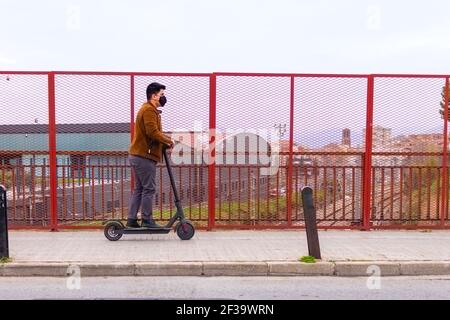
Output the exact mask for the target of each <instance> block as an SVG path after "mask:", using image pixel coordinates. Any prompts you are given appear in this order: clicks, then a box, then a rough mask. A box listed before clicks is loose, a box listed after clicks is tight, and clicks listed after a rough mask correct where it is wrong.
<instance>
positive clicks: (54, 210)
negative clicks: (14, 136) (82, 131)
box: [44, 72, 58, 231]
mask: <svg viewBox="0 0 450 320" xmlns="http://www.w3.org/2000/svg"><path fill="white" fill-rule="evenodd" d="M55 109H56V101H55V73H54V72H49V74H48V147H49V160H50V229H51V231H58V205H57V192H58V189H57V188H58V172H57V169H56V110H55ZM44 178H45V177H44Z"/></svg>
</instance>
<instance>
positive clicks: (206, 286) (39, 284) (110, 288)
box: [0, 276, 450, 300]
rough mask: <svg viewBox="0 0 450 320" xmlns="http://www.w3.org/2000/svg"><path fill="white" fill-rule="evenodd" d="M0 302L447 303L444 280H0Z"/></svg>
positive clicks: (447, 279) (449, 288)
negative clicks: (232, 300)
mask: <svg viewBox="0 0 450 320" xmlns="http://www.w3.org/2000/svg"><path fill="white" fill-rule="evenodd" d="M378 284H379V285H380V289H376V288H377V287H378ZM78 285H80V289H77V287H78ZM368 285H369V286H368ZM369 287H370V288H372V289H369ZM0 299H249V300H258V299H269V300H271V299H276V300H284V299H292V300H299V299H305V300H306V299H408V300H414V299H445V300H449V299H450V276H441V277H438V276H434V277H385V278H382V279H381V282H380V283H378V282H377V281H376V280H374V279H368V278H366V277H361V278H337V277H270V278H268V277H211V278H205V277H202V278H198V277H131V278H128V277H113V278H81V280H80V281H78V279H77V278H0Z"/></svg>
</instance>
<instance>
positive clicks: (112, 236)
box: [104, 221, 123, 241]
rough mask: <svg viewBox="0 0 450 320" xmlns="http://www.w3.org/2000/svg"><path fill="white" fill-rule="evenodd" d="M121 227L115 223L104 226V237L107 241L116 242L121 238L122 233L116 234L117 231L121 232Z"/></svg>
mask: <svg viewBox="0 0 450 320" xmlns="http://www.w3.org/2000/svg"><path fill="white" fill-rule="evenodd" d="M122 229H123V225H122V224H121V223H119V222H117V221H112V222H108V223H107V224H106V226H105V230H104V233H105V237H106V239H108V240H109V241H117V240H119V239H120V238H122V236H123V234H122V233H117V231H118V230H122Z"/></svg>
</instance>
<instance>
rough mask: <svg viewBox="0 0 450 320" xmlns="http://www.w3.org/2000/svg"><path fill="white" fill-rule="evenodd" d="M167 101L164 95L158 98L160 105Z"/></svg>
mask: <svg viewBox="0 0 450 320" xmlns="http://www.w3.org/2000/svg"><path fill="white" fill-rule="evenodd" d="M166 103H167V98H166V96H161V97H160V98H159V104H160V105H161V107H164V105H165V104H166Z"/></svg>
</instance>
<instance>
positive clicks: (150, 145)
mask: <svg viewBox="0 0 450 320" xmlns="http://www.w3.org/2000/svg"><path fill="white" fill-rule="evenodd" d="M161 128H162V126H161V115H160V111H159V110H158V109H156V106H154V105H153V104H152V103H151V102H146V103H144V104H143V105H142V107H141V109H140V110H139V112H138V114H137V116H136V122H135V124H134V137H133V141H132V142H131V145H130V148H129V149H128V153H129V154H131V155H135V156H140V157H143V158H147V159H152V160H155V161H157V162H161V160H162V146H163V144H170V143H172V140H171V139H170V138H169V137H168V136H166V135H164V134H163V133H162V129H161Z"/></svg>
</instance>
